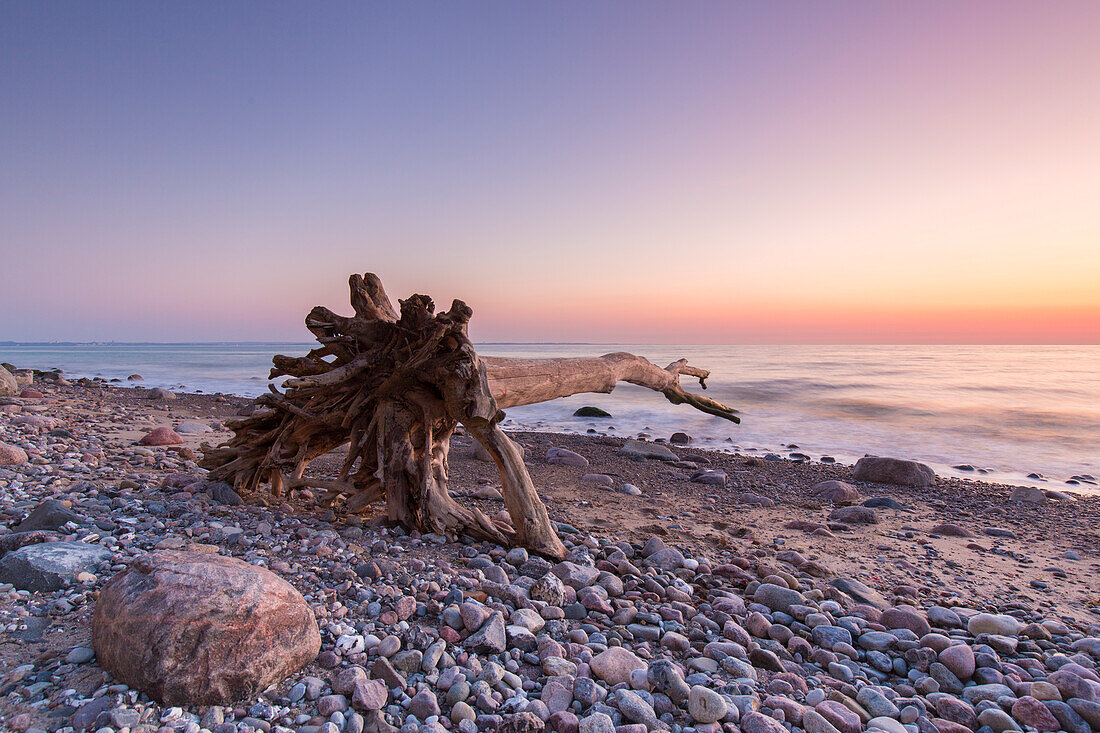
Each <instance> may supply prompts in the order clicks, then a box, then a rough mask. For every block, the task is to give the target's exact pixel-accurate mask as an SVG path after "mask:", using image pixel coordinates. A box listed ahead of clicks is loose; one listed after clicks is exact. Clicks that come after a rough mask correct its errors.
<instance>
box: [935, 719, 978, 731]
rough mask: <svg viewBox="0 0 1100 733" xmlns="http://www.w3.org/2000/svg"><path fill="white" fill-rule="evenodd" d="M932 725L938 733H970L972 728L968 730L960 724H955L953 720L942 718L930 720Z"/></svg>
mask: <svg viewBox="0 0 1100 733" xmlns="http://www.w3.org/2000/svg"><path fill="white" fill-rule="evenodd" d="M932 725H934V726H935V727H936V730H938V731H939V732H940V733H972V731H973V728H968V727H966V726H965V725H963V724H962V723H956V722H955V721H953V720H946V719H944V718H932Z"/></svg>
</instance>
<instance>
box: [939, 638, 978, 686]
mask: <svg viewBox="0 0 1100 733" xmlns="http://www.w3.org/2000/svg"><path fill="white" fill-rule="evenodd" d="M940 664H942V665H943V666H945V667H947V669H949V670H950V671H951V674H953V675H955V676H956V677H958V678H959V679H960V680H962V681H963V682H966V681H967V680H968V679H970V678H971V677H973V676H974V669H975V667H976V663H975V661H974V650H973V649H971V648H970V647H969V646H967V645H966V644H955V645H953V646H949V647H947V648H946V649H944V650H943V651H941V652H940Z"/></svg>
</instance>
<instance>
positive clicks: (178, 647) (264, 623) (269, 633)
mask: <svg viewBox="0 0 1100 733" xmlns="http://www.w3.org/2000/svg"><path fill="white" fill-rule="evenodd" d="M92 646H93V647H94V648H95V652H96V658H97V660H98V663H99V665H100V666H101V667H103V668H104V669H106V670H107V671H109V672H111V674H113V675H114V676H115V677H116V678H117V679H119V680H120V681H122V682H125V683H126V684H128V685H130V686H131V687H135V688H137V689H139V690H142V691H143V692H145V693H147V694H148V695H149V696H150V697H153V698H156V699H158V700H161V701H163V702H165V703H166V704H170V705H176V704H207V705H208V704H225V703H228V702H231V701H234V700H239V699H241V698H245V697H249V696H251V695H254V694H256V693H258V692H259V691H261V690H263V689H265V688H266V687H267V686H268V685H271V684H275V683H278V682H281V681H282V680H283V679H285V678H286V677H287V676H288V675H290V674H292V673H293V672H295V671H297V670H298V669H300V668H301V667H303V666H304V665H306V664H308V663H309V662H311V661H313V659H314V658H315V657H316V656H317V653H318V651H319V650H320V648H321V637H320V634H319V632H318V628H317V622H316V620H315V619H314V617H313V611H312V610H311V609H310V607H309V605H308V604H307V603H306V602H305V599H304V598H302V595H301V594H300V593H299V592H298V591H297V590H295V588H294V587H293V586H291V585H290V584H289V583H287V582H286V581H285V580H283V579H281V578H279V577H278V576H277V575H275V574H274V573H272V572H270V571H268V570H265V569H263V568H259V567H256V566H253V565H249V564H248V563H245V562H242V561H240V560H236V559H234V558H230V557H225V556H222V555H215V554H209V553H198V552H177V551H161V552H156V553H151V554H147V555H143V556H140V557H138V558H137V559H135V560H134V561H133V563H132V565H131V566H130V569H128V570H126V571H123V572H121V573H119V574H118V575H116V576H115V577H114V578H112V579H111V580H110V581H109V582H108V583H107V584H106V585H105V586H104V587H103V589H102V591H101V593H100V596H99V600H98V601H97V603H96V608H95V615H94V617H93V619H92Z"/></svg>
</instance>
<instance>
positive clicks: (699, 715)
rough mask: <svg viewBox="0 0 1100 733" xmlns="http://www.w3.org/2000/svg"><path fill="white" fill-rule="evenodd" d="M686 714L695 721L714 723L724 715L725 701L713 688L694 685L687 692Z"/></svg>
mask: <svg viewBox="0 0 1100 733" xmlns="http://www.w3.org/2000/svg"><path fill="white" fill-rule="evenodd" d="M688 714H689V715H691V717H692V718H693V719H694V720H695V721H696V722H697V723H715V722H717V721H719V720H721V719H722V718H724V717H726V701H725V699H724V698H723V697H722V696H721V695H719V694H718V693H717V692H715V691H714V690H711V689H708V688H706V687H703V686H702V685H694V686H692V688H691V692H690V693H689V694H688Z"/></svg>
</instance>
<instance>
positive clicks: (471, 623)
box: [458, 601, 493, 631]
mask: <svg viewBox="0 0 1100 733" xmlns="http://www.w3.org/2000/svg"><path fill="white" fill-rule="evenodd" d="M458 613H459V616H461V618H462V625H463V626H465V627H466V628H467V629H469V630H470V631H477V630H478V629H480V628H481V625H482V624H483V623H485V621H486V619H488V618H489V616H490V615H491V614H492V613H493V611H492V609H490V608H488V607H487V606H483V605H481V604H480V603H474V602H473V601H465V602H464V603H462V604H461V605H459V607H458Z"/></svg>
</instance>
